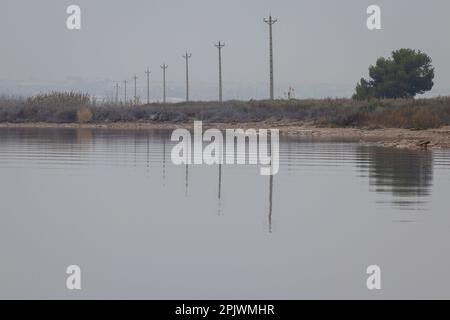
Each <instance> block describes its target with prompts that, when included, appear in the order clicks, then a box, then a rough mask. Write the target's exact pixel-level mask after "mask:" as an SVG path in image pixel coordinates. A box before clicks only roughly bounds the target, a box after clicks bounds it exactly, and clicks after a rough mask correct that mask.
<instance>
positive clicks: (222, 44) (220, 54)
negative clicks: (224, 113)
mask: <svg viewBox="0 0 450 320" xmlns="http://www.w3.org/2000/svg"><path fill="white" fill-rule="evenodd" d="M214 46H215V47H216V48H217V49H219V102H220V103H222V48H223V47H225V43H220V41H219V43H218V44H215V45H214Z"/></svg>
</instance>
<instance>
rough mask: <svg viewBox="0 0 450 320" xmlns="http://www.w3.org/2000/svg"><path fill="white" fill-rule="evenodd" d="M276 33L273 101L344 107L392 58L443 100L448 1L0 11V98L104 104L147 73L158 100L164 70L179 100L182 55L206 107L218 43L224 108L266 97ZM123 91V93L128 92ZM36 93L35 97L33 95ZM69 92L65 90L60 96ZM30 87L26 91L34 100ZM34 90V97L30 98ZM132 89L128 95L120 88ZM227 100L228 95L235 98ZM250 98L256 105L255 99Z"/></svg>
mask: <svg viewBox="0 0 450 320" xmlns="http://www.w3.org/2000/svg"><path fill="white" fill-rule="evenodd" d="M71 4H77V5H79V6H80V7H81V10H82V30H80V31H69V30H67V28H66V25H65V21H66V19H67V16H68V15H67V14H66V8H67V7H68V6H69V5H71ZM371 4H377V5H379V6H380V7H381V9H382V28H383V29H382V30H379V31H369V30H368V29H367V28H366V19H367V15H366V9H367V7H368V6H369V5H371ZM269 13H271V14H272V15H273V16H274V17H275V18H278V19H279V21H278V23H277V24H276V25H275V26H274V56H275V83H276V96H277V97H279V96H282V95H283V93H284V92H285V91H286V90H287V88H288V87H289V86H292V87H293V88H294V89H295V90H296V96H297V97H299V98H307V97H315V98H318V97H327V96H348V95H350V94H351V93H352V92H353V89H354V87H355V85H356V83H357V81H359V79H360V78H361V77H367V73H368V67H369V65H371V64H373V63H374V62H375V61H376V59H377V58H378V57H380V56H389V55H390V53H391V51H393V50H395V49H399V48H402V47H407V48H413V49H420V50H422V51H424V52H426V53H427V54H429V55H430V56H431V57H432V59H433V65H434V67H435V69H436V77H435V87H434V89H433V90H432V91H431V92H430V93H429V94H428V95H450V72H449V71H450V60H449V59H448V57H449V56H450V43H449V41H448V36H449V35H450V24H449V23H448V15H449V14H450V2H449V1H447V0H430V1H421V0H394V1H392V0H389V1H388V0H375V1H374V0H345V1H339V2H338V1H334V0H319V1H317V0H316V1H313V0H276V1H275V0H271V1H270V0H227V1H217V0H190V1H183V0H147V1H145V0H131V1H125V0H120V1H118V0H115V1H111V0H109V1H108V0H96V1H89V0H77V1H75V0H58V1H56V0H40V1H25V0H2V3H1V10H0V35H1V38H2V41H1V42H0V52H1V59H0V95H1V94H13V93H15V92H16V91H17V92H19V93H23V92H25V93H27V92H28V91H26V90H25V91H23V90H22V91H21V86H22V84H23V83H27V85H28V89H29V90H30V91H33V90H34V91H37V90H38V91H42V90H53V89H55V85H54V84H55V83H64V82H67V83H78V84H79V86H81V87H83V86H85V87H89V86H91V85H92V88H94V83H97V84H96V86H95V88H94V89H92V88H91V89H92V90H91V92H93V93H95V94H99V95H102V94H105V91H107V90H111V88H112V86H113V84H114V83H115V81H118V82H122V81H123V80H124V79H128V80H131V78H132V76H133V75H134V74H137V75H138V77H140V80H139V81H140V84H139V86H140V90H142V89H143V86H144V77H145V75H144V70H145V69H146V68H147V67H149V68H150V69H151V70H152V72H153V73H152V76H151V79H152V92H153V93H154V96H155V98H159V96H160V90H159V86H160V82H161V69H160V67H159V66H160V65H161V64H162V63H167V64H168V65H169V69H168V70H167V78H168V81H169V85H170V86H171V87H172V96H173V97H174V98H183V96H184V92H183V88H184V87H183V86H184V77H185V73H184V72H185V69H184V61H183V59H182V58H181V55H182V54H183V53H184V52H185V51H186V50H188V51H189V52H191V53H192V59H191V60H190V79H191V84H192V85H191V87H192V89H193V99H209V98H211V97H214V95H215V92H216V86H217V49H216V48H215V47H214V46H213V44H214V43H215V42H217V41H219V40H220V41H223V42H225V43H226V47H225V48H224V49H223V73H224V86H225V87H224V98H225V99H230V98H235V97H238V95H237V94H236V92H235V91H236V90H241V88H243V89H242V90H244V91H243V92H241V93H240V97H241V98H244V99H245V98H251V97H253V95H256V96H257V97H261V96H262V97H267V95H268V27H267V25H266V24H264V22H263V18H264V17H266V16H268V15H269ZM130 85H131V83H130ZM33 86H35V87H33ZM69 86H70V85H69ZM33 88H35V89H33ZM36 88H38V89H36ZM130 89H131V87H130ZM233 90H234V91H233ZM253 93H254V94H253Z"/></svg>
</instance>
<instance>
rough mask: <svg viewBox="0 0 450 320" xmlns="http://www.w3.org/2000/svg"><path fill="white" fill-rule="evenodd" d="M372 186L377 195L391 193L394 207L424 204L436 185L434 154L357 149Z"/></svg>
mask: <svg viewBox="0 0 450 320" xmlns="http://www.w3.org/2000/svg"><path fill="white" fill-rule="evenodd" d="M357 153H358V155H359V162H360V163H363V164H364V165H360V168H362V170H363V171H366V170H367V172H368V177H369V184H370V186H371V187H372V188H373V189H372V190H374V191H375V192H377V193H380V194H385V193H388V194H392V196H393V200H392V204H393V205H395V206H398V207H400V208H402V207H403V208H411V207H415V206H420V205H422V204H425V203H426V202H427V201H428V200H427V198H428V196H429V195H430V194H431V190H432V186H433V153H432V152H428V151H415V150H398V149H388V148H380V147H373V146H358V148H357Z"/></svg>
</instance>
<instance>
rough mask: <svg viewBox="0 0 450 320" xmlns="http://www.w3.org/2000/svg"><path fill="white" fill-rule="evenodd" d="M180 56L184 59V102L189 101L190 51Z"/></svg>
mask: <svg viewBox="0 0 450 320" xmlns="http://www.w3.org/2000/svg"><path fill="white" fill-rule="evenodd" d="M182 57H183V58H184V59H185V60H186V102H188V101H189V59H190V58H191V57H192V54H191V53H187V51H186V54H184V55H182Z"/></svg>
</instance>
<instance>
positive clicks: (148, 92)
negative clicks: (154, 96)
mask: <svg viewBox="0 0 450 320" xmlns="http://www.w3.org/2000/svg"><path fill="white" fill-rule="evenodd" d="M145 73H146V74H147V104H150V73H151V72H150V70H149V69H148V68H147V71H145Z"/></svg>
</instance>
